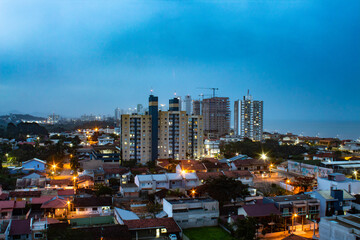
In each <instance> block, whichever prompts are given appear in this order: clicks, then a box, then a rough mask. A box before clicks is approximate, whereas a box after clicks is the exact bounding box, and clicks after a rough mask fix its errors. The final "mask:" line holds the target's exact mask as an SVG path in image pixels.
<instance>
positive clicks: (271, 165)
mask: <svg viewBox="0 0 360 240" xmlns="http://www.w3.org/2000/svg"><path fill="white" fill-rule="evenodd" d="M273 166H274V165H273V164H270V166H269V170H270V178H271V168H272V167H273Z"/></svg>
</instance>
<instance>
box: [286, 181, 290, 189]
mask: <svg viewBox="0 0 360 240" xmlns="http://www.w3.org/2000/svg"><path fill="white" fill-rule="evenodd" d="M289 184H290V179H287V180H286V191H287V189H288V185H289Z"/></svg>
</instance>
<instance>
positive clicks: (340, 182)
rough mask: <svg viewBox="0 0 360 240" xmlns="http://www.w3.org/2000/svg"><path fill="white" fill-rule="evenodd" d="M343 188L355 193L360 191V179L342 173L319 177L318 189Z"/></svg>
mask: <svg viewBox="0 0 360 240" xmlns="http://www.w3.org/2000/svg"><path fill="white" fill-rule="evenodd" d="M332 188H333V189H342V190H346V191H348V192H349V193H351V194H353V195H355V194H358V193H359V192H360V181H358V180H355V179H350V178H347V177H345V175H344V174H342V173H331V174H328V176H327V177H326V178H321V177H318V178H317V190H320V191H322V190H330V189H332Z"/></svg>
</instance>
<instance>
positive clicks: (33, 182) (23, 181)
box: [16, 178, 46, 189]
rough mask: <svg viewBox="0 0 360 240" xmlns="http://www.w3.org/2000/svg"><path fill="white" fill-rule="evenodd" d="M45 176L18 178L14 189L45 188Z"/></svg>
mask: <svg viewBox="0 0 360 240" xmlns="http://www.w3.org/2000/svg"><path fill="white" fill-rule="evenodd" d="M45 186H46V179H45V178H20V179H19V178H18V179H16V189H30V188H45Z"/></svg>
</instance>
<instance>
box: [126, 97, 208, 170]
mask: <svg viewBox="0 0 360 240" xmlns="http://www.w3.org/2000/svg"><path fill="white" fill-rule="evenodd" d="M157 102H158V98H157V97H155V96H152V95H151V96H150V98H149V113H148V114H147V115H137V114H132V115H129V114H126V115H122V116H121V149H122V160H123V161H129V160H136V161H137V162H138V163H142V164H145V163H146V162H148V161H154V160H156V159H158V158H172V159H187V158H189V157H190V158H200V157H201V156H202V154H203V148H204V137H203V117H202V116H194V115H193V116H188V115H187V114H186V112H185V111H180V109H179V105H178V99H177V98H174V99H170V101H169V103H170V109H171V111H159V110H158V109H157V106H158V105H157Z"/></svg>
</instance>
